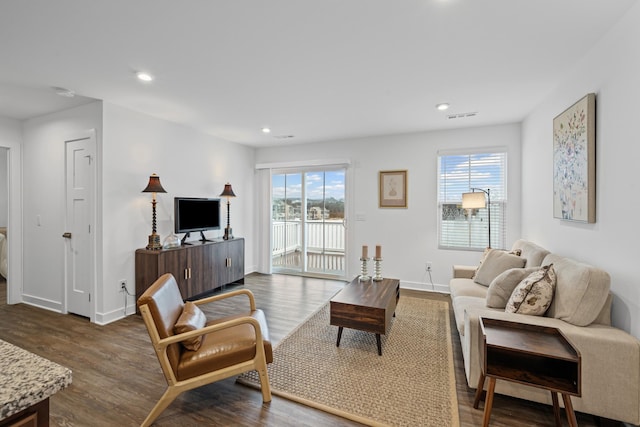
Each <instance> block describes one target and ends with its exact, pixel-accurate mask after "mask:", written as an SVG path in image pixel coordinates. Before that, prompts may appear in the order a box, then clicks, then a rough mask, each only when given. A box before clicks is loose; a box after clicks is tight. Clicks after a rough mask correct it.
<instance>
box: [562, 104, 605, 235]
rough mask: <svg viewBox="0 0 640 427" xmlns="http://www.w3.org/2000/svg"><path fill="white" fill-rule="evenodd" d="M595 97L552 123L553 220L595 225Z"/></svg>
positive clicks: (572, 108) (576, 105)
mask: <svg viewBox="0 0 640 427" xmlns="http://www.w3.org/2000/svg"><path fill="white" fill-rule="evenodd" d="M595 115H596V96H595V94H593V93H590V94H588V95H586V96H585V97H583V98H582V99H580V100H579V101H578V102H576V103H575V104H573V105H572V106H571V107H569V108H567V109H566V110H565V111H564V112H562V113H561V114H560V115H558V116H557V117H556V118H555V119H553V216H554V217H555V218H560V219H563V220H567V221H578V222H585V223H594V222H596V158H595V157H596V117H595Z"/></svg>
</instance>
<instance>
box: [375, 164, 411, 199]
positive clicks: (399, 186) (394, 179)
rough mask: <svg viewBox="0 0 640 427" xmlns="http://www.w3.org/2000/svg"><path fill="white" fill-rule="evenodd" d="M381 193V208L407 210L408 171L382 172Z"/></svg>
mask: <svg viewBox="0 0 640 427" xmlns="http://www.w3.org/2000/svg"><path fill="white" fill-rule="evenodd" d="M379 192H380V196H379V206H380V207H381V208H406V207H407V171H406V170H396V171H380V183H379Z"/></svg>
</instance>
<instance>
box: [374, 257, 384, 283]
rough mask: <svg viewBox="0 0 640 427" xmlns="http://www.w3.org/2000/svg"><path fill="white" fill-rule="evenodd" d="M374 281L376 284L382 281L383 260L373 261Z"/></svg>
mask: <svg viewBox="0 0 640 427" xmlns="http://www.w3.org/2000/svg"><path fill="white" fill-rule="evenodd" d="M373 274H374V276H373V280H374V281H376V282H381V281H382V258H374V259H373Z"/></svg>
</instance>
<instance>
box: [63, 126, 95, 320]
mask: <svg viewBox="0 0 640 427" xmlns="http://www.w3.org/2000/svg"><path fill="white" fill-rule="evenodd" d="M81 139H89V140H92V141H93V148H94V152H93V159H92V161H93V168H92V169H91V173H92V176H91V181H92V182H91V201H90V203H89V209H90V214H89V215H90V217H91V223H92V230H91V233H90V235H89V238H90V241H91V242H90V247H91V255H90V265H89V275H90V277H91V285H90V293H91V301H90V303H89V310H90V313H89V320H90V321H91V322H92V323H95V321H96V305H97V301H98V297H97V282H98V281H97V275H96V254H97V250H96V249H97V247H96V241H97V238H96V234H97V230H98V227H97V220H96V218H97V217H96V214H97V209H96V206H97V181H96V177H97V152H98V142H97V138H96V130H95V129H89V130H85V131H80V132H77V133H71V134H69V135H68V136H67V137H66V138H64V150H65V153H66V150H67V143H68V142H72V141H77V140H81ZM65 159H66V155H65ZM65 162H66V160H65ZM67 167H68V165H66V164H65V174H66V173H67ZM65 187H66V178H65ZM66 198H67V194H66V188H65V202H66ZM66 216H67V213H66V209H65V227H67V224H66V219H67V218H66ZM67 256H68V254H67V251H66V249H65V256H64V263H65V267H64V274H65V277H64V285H63V288H64V290H63V301H62V312H63V313H68V310H67V308H68V289H67V267H66V265H67Z"/></svg>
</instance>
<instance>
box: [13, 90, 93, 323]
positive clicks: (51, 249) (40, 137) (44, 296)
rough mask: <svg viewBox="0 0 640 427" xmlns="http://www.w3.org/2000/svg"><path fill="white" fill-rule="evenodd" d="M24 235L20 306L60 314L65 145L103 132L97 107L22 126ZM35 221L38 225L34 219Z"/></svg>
mask: <svg viewBox="0 0 640 427" xmlns="http://www.w3.org/2000/svg"><path fill="white" fill-rule="evenodd" d="M23 129H24V142H23V155H24V161H23V179H24V181H23V183H24V185H23V220H24V224H23V233H24V249H23V259H24V266H25V268H24V285H23V291H22V292H23V295H22V298H23V300H24V301H25V302H28V303H30V304H34V305H37V306H41V307H44V308H48V309H50V310H56V311H60V310H62V309H63V308H64V301H63V298H64V254H65V241H64V239H63V238H62V237H61V236H62V233H63V232H65V210H66V208H65V142H64V141H65V139H68V138H69V137H70V136H71V135H74V134H77V133H78V131H84V130H88V129H96V134H97V139H98V145H99V144H100V134H101V130H102V103H101V102H93V103H91V104H86V105H83V106H80V107H75V108H70V109H68V110H63V111H60V112H56V113H53V114H48V115H45V116H41V117H37V118H33V119H29V120H26V121H24V124H23ZM38 216H39V218H40V222H39V225H38V222H37V218H38Z"/></svg>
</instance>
